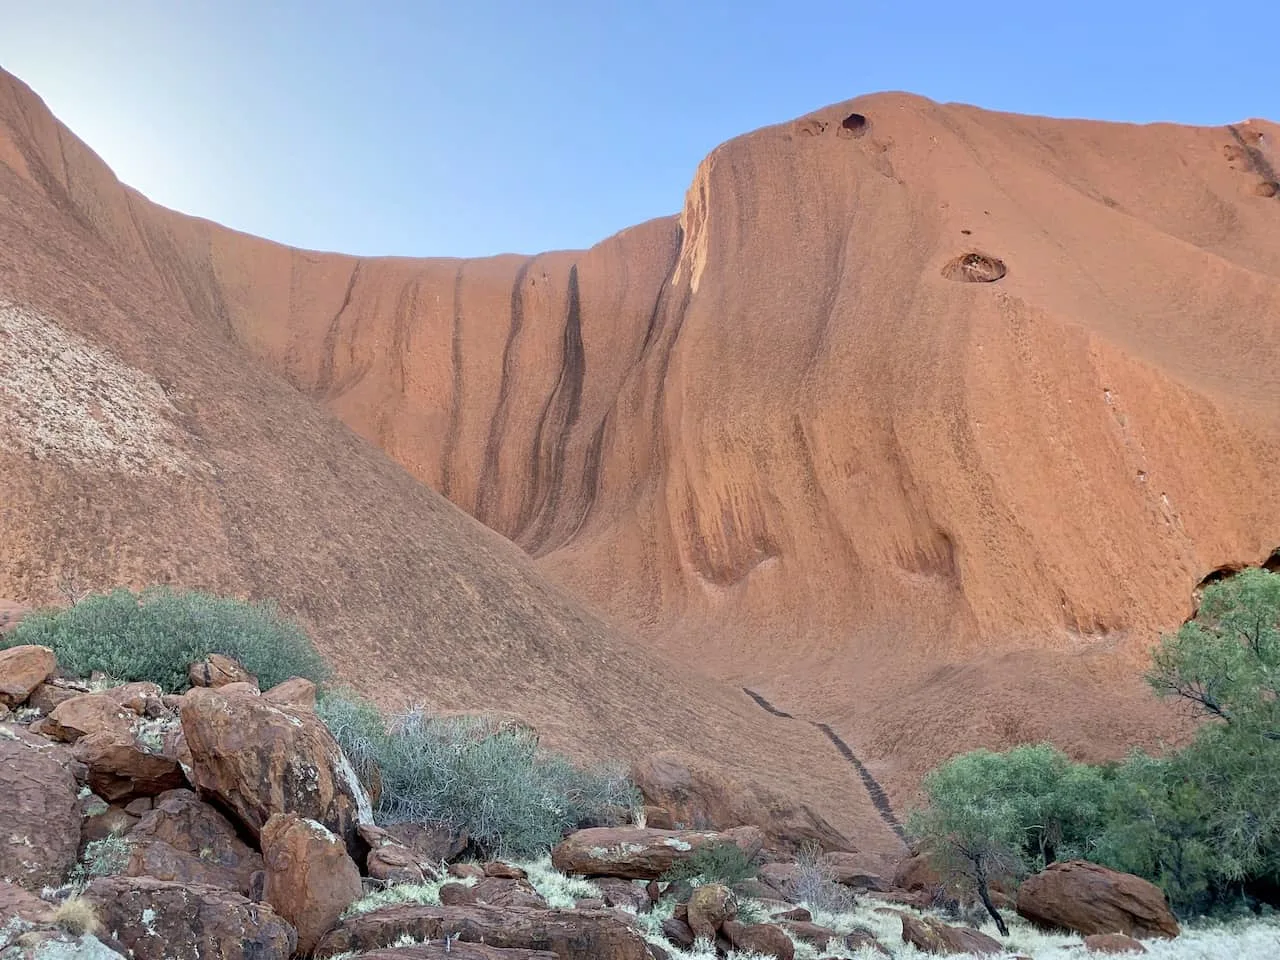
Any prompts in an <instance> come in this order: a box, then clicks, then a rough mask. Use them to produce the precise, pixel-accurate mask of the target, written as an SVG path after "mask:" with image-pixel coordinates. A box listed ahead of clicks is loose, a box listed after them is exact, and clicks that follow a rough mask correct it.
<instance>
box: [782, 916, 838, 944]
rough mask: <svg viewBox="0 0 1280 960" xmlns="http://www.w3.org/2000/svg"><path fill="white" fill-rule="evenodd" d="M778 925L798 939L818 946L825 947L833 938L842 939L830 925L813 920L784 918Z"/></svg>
mask: <svg viewBox="0 0 1280 960" xmlns="http://www.w3.org/2000/svg"><path fill="white" fill-rule="evenodd" d="M778 926H780V927H782V929H783V930H785V931H787V933H789V934H791V936H792V937H794V938H795V939H796V940H803V941H804V942H805V943H807V944H809V945H811V946H814V947H818V948H822V947H825V946H826V945H827V944H828V943H830V942H831V941H832V940H839V939H840V934H838V933H836V932H835V931H834V930H832V929H830V928H829V927H824V926H822V925H820V924H817V923H814V922H813V921H812V920H784V921H782V922H780V923H779V924H778Z"/></svg>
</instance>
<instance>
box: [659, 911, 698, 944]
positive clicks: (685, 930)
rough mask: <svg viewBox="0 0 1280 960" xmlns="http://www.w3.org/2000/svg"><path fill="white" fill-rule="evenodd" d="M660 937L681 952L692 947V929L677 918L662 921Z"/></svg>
mask: <svg viewBox="0 0 1280 960" xmlns="http://www.w3.org/2000/svg"><path fill="white" fill-rule="evenodd" d="M662 935H663V936H664V937H666V938H667V939H668V940H669V941H671V942H672V943H673V944H675V945H676V946H677V947H679V948H680V949H681V950H689V949H691V948H692V947H693V941H694V936H693V927H691V926H689V924H688V923H687V922H686V921H684V920H681V919H680V918H679V917H668V918H667V919H666V920H663V921H662Z"/></svg>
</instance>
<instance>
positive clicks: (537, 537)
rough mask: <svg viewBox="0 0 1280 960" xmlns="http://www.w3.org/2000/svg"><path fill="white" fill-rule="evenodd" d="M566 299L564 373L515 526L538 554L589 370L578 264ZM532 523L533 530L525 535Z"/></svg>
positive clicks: (538, 433)
mask: <svg viewBox="0 0 1280 960" xmlns="http://www.w3.org/2000/svg"><path fill="white" fill-rule="evenodd" d="M567 301H568V303H567V306H566V308H565V320H564V337H563V344H562V348H561V354H560V375H559V376H558V377H557V378H556V385H555V387H554V388H553V389H552V391H551V395H550V396H549V397H547V402H546V404H545V405H544V406H543V408H542V414H541V416H539V417H538V426H537V429H536V430H535V431H534V435H533V451H532V463H531V464H530V469H531V473H530V475H531V476H532V478H533V489H532V491H531V494H532V495H531V496H529V497H526V498H525V500H524V501H523V502H522V503H521V510H520V518H519V522H518V523H517V525H516V529H517V531H518V536H519V537H520V540H521V542H522V544H523V545H524V547H525V548H526V549H527V550H528V551H529V552H530V553H533V554H534V555H535V556H536V555H537V554H538V552H539V550H540V549H541V548H542V546H543V544H544V543H545V541H546V539H547V537H548V535H549V534H550V532H551V528H552V526H553V525H554V523H555V520H556V512H557V511H558V510H559V508H560V500H561V495H562V492H563V491H562V489H561V488H562V485H563V482H564V466H565V463H564V462H565V455H566V451H567V449H568V445H569V437H570V435H571V434H572V432H573V427H574V424H576V423H577V421H578V416H579V414H580V413H581V408H582V388H583V384H584V382H585V380H586V373H587V359H586V351H585V350H584V348H583V345H582V297H581V293H580V290H579V287H578V265H577V264H576V263H575V264H574V265H573V266H571V267H570V268H569V291H568V297H567ZM531 523H532V524H533V529H532V531H531V532H529V533H528V534H527V535H525V531H526V528H527V527H528V526H529V525H530V524H531Z"/></svg>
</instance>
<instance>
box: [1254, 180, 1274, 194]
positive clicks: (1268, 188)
mask: <svg viewBox="0 0 1280 960" xmlns="http://www.w3.org/2000/svg"><path fill="white" fill-rule="evenodd" d="M1253 192H1254V193H1255V194H1257V195H1258V196H1259V197H1274V196H1275V195H1276V194H1280V183H1276V181H1274V180H1263V181H1262V182H1261V183H1257V184H1254V187H1253Z"/></svg>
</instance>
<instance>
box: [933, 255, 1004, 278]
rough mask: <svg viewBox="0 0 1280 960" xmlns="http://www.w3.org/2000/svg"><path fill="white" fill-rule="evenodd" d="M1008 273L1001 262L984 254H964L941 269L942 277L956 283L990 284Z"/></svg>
mask: <svg viewBox="0 0 1280 960" xmlns="http://www.w3.org/2000/svg"><path fill="white" fill-rule="evenodd" d="M1008 272H1009V270H1008V268H1007V267H1006V266H1005V265H1004V261H1003V260H1000V259H998V258H996V257H988V256H987V255H986V254H984V253H966V254H964V255H963V256H959V257H956V258H955V259H954V260H950V261H948V262H947V265H946V266H945V267H943V268H942V275H943V276H944V277H946V278H947V279H948V280H955V281H956V282H958V283H992V282H993V281H996V280H999V279H1000V278H1001V277H1003V276H1004V275H1005V274H1006V273H1008Z"/></svg>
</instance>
